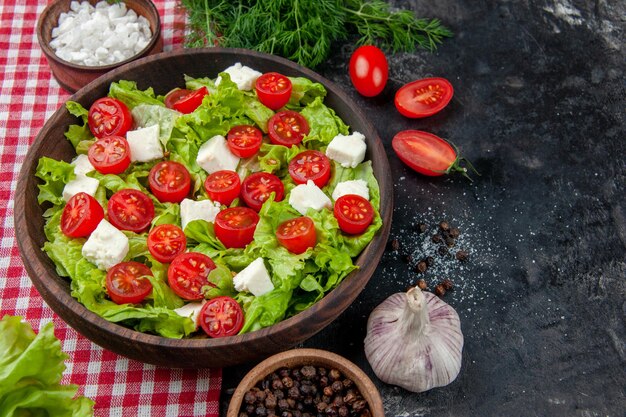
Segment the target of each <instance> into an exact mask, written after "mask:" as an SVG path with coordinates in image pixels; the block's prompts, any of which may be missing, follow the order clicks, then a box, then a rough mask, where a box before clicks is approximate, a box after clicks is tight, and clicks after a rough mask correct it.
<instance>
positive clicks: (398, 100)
mask: <svg viewBox="0 0 626 417" xmlns="http://www.w3.org/2000/svg"><path fill="white" fill-rule="evenodd" d="M453 95H454V89H453V88H452V84H450V82H449V81H448V80H446V79H445V78H439V77H433V78H423V79H421V80H416V81H413V82H410V83H408V84H405V85H404V86H402V87H401V88H400V89H399V90H398V91H397V92H396V97H395V101H394V102H395V105H396V108H397V109H398V111H399V112H400V113H401V114H402V115H404V116H406V117H411V118H421V117H428V116H432V115H433V114H435V113H438V112H440V111H441V110H442V109H443V108H444V107H446V106H447V105H448V103H449V102H450V100H451V99H452V96H453Z"/></svg>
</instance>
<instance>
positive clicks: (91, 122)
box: [87, 97, 133, 138]
mask: <svg viewBox="0 0 626 417" xmlns="http://www.w3.org/2000/svg"><path fill="white" fill-rule="evenodd" d="M87 125H88V126H89V130H91V133H92V134H93V135H94V136H95V137H96V138H103V137H106V136H124V135H126V132H128V131H129V130H130V128H131V127H132V126H133V116H132V115H131V113H130V109H129V108H128V106H126V104H124V103H123V102H121V101H120V100H118V99H116V98H112V97H102V98H99V99H98V100H96V101H94V103H93V104H92V105H91V107H90V108H89V113H88V114H87Z"/></svg>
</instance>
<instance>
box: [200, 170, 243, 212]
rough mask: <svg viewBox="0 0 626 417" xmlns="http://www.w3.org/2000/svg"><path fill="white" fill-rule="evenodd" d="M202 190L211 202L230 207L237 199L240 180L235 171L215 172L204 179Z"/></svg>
mask: <svg viewBox="0 0 626 417" xmlns="http://www.w3.org/2000/svg"><path fill="white" fill-rule="evenodd" d="M204 188H205V190H206V192H207V194H208V196H209V198H210V199H211V200H213V201H217V202H218V203H220V204H224V205H225V206H230V204H231V203H232V202H233V200H235V199H236V198H237V197H239V192H240V191H241V180H240V179H239V174H237V173H236V172H235V171H228V170H222V171H216V172H214V173H212V174H210V175H209V176H208V177H206V180H205V181H204Z"/></svg>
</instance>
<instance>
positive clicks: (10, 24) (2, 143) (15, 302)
mask: <svg viewBox="0 0 626 417" xmlns="http://www.w3.org/2000/svg"><path fill="white" fill-rule="evenodd" d="M154 2H155V4H156V5H157V8H158V9H159V13H160V15H161V22H162V35H163V41H164V49H165V50H171V49H174V48H179V47H181V43H182V36H183V32H184V15H183V13H182V12H181V11H180V10H179V9H177V2H176V1H175V0H155V1H154ZM37 3H39V4H37ZM44 7H45V2H43V1H40V2H35V1H18V2H15V1H2V2H0V69H1V71H0V317H1V316H3V315H5V314H10V315H18V316H22V317H24V318H25V320H26V321H27V322H28V323H30V325H31V326H33V328H34V329H35V330H36V331H37V330H38V329H40V328H41V327H42V326H43V325H44V324H46V323H48V322H50V321H52V322H54V325H55V334H56V336H57V337H58V338H59V339H60V340H61V343H62V347H63V351H64V352H66V353H67V354H69V355H70V359H69V360H68V361H67V362H66V364H67V370H66V372H65V373H64V383H73V384H78V385H80V387H81V389H80V394H82V395H85V396H87V397H89V398H91V399H93V400H94V401H95V402H96V405H95V415H96V416H99V417H107V416H153V417H155V416H156V417H161V416H176V417H178V416H217V415H218V407H219V405H218V404H219V393H220V388H221V370H220V369H212V370H208V369H201V370H180V369H166V368H159V367H155V366H152V365H146V364H143V363H140V362H136V361H133V360H129V359H126V358H123V357H120V356H118V355H116V354H114V353H112V352H109V351H106V350H104V349H102V348H100V347H99V346H97V345H95V344H93V343H92V342H90V341H89V340H87V339H86V338H84V337H83V336H81V335H79V334H78V333H76V331H74V330H73V329H71V328H69V327H68V326H67V325H66V324H65V323H64V322H63V321H61V319H60V318H59V317H58V316H57V315H56V314H54V313H53V312H52V310H50V308H49V307H48V306H47V305H46V304H45V303H44V302H43V300H42V298H41V296H40V295H39V293H38V292H37V291H36V290H35V289H34V288H33V286H32V284H31V282H30V279H29V278H28V276H27V275H26V272H25V270H24V268H23V266H22V262H21V259H20V256H19V251H18V248H17V244H16V241H15V232H14V223H13V208H14V207H13V192H14V190H15V185H16V183H17V178H18V175H19V170H20V166H21V163H22V161H23V160H24V157H25V155H26V152H27V151H28V146H29V144H30V143H31V142H32V141H33V139H34V138H35V136H36V135H37V133H38V132H39V130H40V129H41V128H42V126H43V124H44V122H45V121H46V120H47V119H48V117H50V116H51V115H52V113H54V112H55V111H56V110H57V109H58V108H59V107H61V106H62V105H63V103H64V102H65V101H66V100H67V99H68V98H69V94H68V93H67V92H65V91H64V90H62V89H61V88H60V87H59V85H58V84H57V82H56V80H54V78H53V77H52V75H51V73H50V69H49V67H48V63H47V61H46V59H45V57H44V56H43V55H42V53H41V50H40V49H39V45H38V44H37V35H36V33H35V27H36V24H37V17H38V16H39V14H40V13H41V12H42V10H43V9H44ZM18 192H19V191H18ZM0 337H2V336H1V335H0Z"/></svg>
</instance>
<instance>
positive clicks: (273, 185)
mask: <svg viewBox="0 0 626 417" xmlns="http://www.w3.org/2000/svg"><path fill="white" fill-rule="evenodd" d="M272 193H274V201H282V199H283V198H285V186H284V185H283V183H282V181H281V180H280V178H278V177H277V176H276V175H274V174H269V173H267V172H255V173H254V174H251V175H249V176H247V177H246V178H245V179H244V180H243V183H242V184H241V199H242V200H243V201H244V203H246V205H247V206H248V207H250V208H251V209H253V210H255V211H259V210H261V207H263V203H265V201H266V200H267V199H268V198H270V195H271V194H272Z"/></svg>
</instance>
